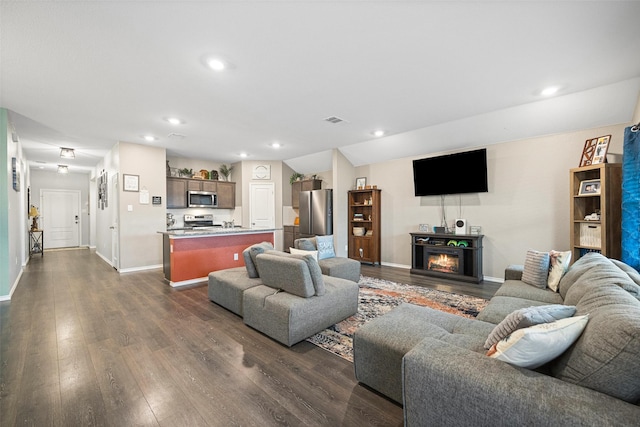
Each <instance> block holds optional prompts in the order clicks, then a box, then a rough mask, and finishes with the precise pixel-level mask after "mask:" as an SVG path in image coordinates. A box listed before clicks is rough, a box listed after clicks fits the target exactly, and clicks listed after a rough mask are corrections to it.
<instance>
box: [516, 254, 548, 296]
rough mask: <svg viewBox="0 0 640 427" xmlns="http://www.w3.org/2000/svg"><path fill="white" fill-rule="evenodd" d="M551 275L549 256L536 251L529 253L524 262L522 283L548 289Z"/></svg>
mask: <svg viewBox="0 0 640 427" xmlns="http://www.w3.org/2000/svg"><path fill="white" fill-rule="evenodd" d="M548 275H549V254H548V253H547V252H538V251H534V250H531V249H530V250H528V251H527V257H526V258H525V260H524V271H523V272H522V281H523V282H524V283H526V284H527V285H531V286H535V287H536V288H541V289H544V288H546V287H547V276H548Z"/></svg>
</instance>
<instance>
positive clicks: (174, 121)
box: [165, 117, 184, 125]
mask: <svg viewBox="0 0 640 427" xmlns="http://www.w3.org/2000/svg"><path fill="white" fill-rule="evenodd" d="M165 120H166V121H168V122H169V123H171V124H172V125H181V124H183V123H184V122H183V121H182V120H180V119H179V118H177V117H167V118H166V119H165Z"/></svg>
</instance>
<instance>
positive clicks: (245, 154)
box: [240, 153, 248, 157]
mask: <svg viewBox="0 0 640 427" xmlns="http://www.w3.org/2000/svg"><path fill="white" fill-rule="evenodd" d="M247 156H248V154H247V153H240V157H247Z"/></svg>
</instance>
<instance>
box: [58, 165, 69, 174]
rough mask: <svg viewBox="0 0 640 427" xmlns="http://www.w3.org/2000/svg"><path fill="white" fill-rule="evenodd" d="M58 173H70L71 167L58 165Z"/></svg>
mask: <svg viewBox="0 0 640 427" xmlns="http://www.w3.org/2000/svg"><path fill="white" fill-rule="evenodd" d="M58 173H69V166H67V165H58Z"/></svg>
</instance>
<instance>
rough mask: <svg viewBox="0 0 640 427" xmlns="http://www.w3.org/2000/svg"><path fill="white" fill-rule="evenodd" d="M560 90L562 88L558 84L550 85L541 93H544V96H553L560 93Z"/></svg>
mask: <svg viewBox="0 0 640 427" xmlns="http://www.w3.org/2000/svg"><path fill="white" fill-rule="evenodd" d="M559 90H560V88H559V87H558V86H549V87H547V88H544V89H542V91H541V92H540V95H542V96H552V95H555V94H556V93H558V91H559Z"/></svg>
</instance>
